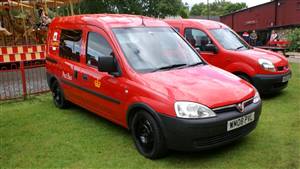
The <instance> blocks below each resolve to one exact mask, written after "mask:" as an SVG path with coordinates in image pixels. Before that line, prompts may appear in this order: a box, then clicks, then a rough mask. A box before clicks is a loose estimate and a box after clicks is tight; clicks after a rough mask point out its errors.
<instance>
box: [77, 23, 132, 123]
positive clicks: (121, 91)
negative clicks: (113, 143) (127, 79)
mask: <svg viewBox="0 0 300 169" xmlns="http://www.w3.org/2000/svg"><path fill="white" fill-rule="evenodd" d="M87 30H93V31H90V32H87V34H86V50H85V51H86V53H85V66H83V67H82V68H81V73H82V76H81V80H82V85H83V87H84V88H85V92H86V95H85V96H86V98H85V100H86V101H87V102H88V103H87V105H88V107H89V109H90V110H92V111H94V112H96V113H97V114H99V115H101V116H105V117H107V118H109V119H111V120H113V121H115V122H117V121H118V119H121V117H122V116H124V113H125V112H123V111H122V110H124V109H123V108H124V107H123V106H124V104H122V103H123V101H124V100H125V99H126V96H125V87H124V85H123V81H124V78H123V77H114V76H112V75H109V74H108V73H106V72H100V71H98V67H97V66H98V58H99V57H103V56H112V55H116V54H117V53H116V51H114V49H113V47H112V45H111V44H112V43H111V41H110V40H109V38H108V36H107V35H106V33H105V32H104V31H103V30H102V29H100V28H97V27H94V26H88V29H87ZM122 113H123V115H121V114H122Z"/></svg>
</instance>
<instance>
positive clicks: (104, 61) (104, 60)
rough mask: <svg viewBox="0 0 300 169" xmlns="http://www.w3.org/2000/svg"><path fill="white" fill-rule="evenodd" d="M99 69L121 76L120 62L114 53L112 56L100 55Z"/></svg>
mask: <svg viewBox="0 0 300 169" xmlns="http://www.w3.org/2000/svg"><path fill="white" fill-rule="evenodd" d="M98 70H99V71H101V72H107V73H108V74H111V75H113V76H120V72H119V70H118V64H117V61H116V59H115V56H114V55H113V54H111V55H110V56H101V57H98Z"/></svg>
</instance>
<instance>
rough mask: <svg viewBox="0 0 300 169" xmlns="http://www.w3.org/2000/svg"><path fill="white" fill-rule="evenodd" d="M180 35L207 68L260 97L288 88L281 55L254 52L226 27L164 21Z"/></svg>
mask: <svg viewBox="0 0 300 169" xmlns="http://www.w3.org/2000/svg"><path fill="white" fill-rule="evenodd" d="M165 22H167V23H168V24H169V25H171V26H173V27H174V28H175V29H176V30H177V31H178V32H179V33H180V34H181V35H183V36H184V37H185V38H186V39H187V40H188V41H189V42H190V44H191V45H192V46H193V47H194V48H195V49H196V50H197V51H198V52H199V53H200V54H201V56H202V57H203V58H204V59H205V60H206V61H207V62H208V63H210V64H212V65H214V66H217V67H219V68H221V69H224V70H227V71H229V72H231V73H233V74H235V75H237V76H239V77H240V78H242V79H244V80H246V81H248V82H250V83H252V84H253V85H254V86H255V87H256V88H257V89H258V90H259V92H261V93H264V94H266V93H274V92H277V91H280V90H282V89H284V88H285V87H287V84H288V81H289V79H290V78H291V70H290V68H289V64H288V60H287V59H286V58H285V57H284V56H283V55H281V54H278V53H275V52H271V51H268V50H263V49H259V48H254V47H252V46H250V45H249V44H247V42H245V41H244V40H243V39H242V38H240V36H239V35H238V34H237V33H235V32H234V31H233V30H232V29H230V28H229V27H228V26H226V25H224V24H222V23H220V22H216V21H210V20H201V19H179V20H178V19H177V20H175V19H170V20H165Z"/></svg>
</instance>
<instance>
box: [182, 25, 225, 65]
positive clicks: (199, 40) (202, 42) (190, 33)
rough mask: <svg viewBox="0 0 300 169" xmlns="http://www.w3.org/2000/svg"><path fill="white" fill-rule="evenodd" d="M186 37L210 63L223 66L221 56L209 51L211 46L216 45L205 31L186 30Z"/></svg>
mask: <svg viewBox="0 0 300 169" xmlns="http://www.w3.org/2000/svg"><path fill="white" fill-rule="evenodd" d="M184 37H185V38H186V39H187V41H189V43H190V44H191V45H192V46H193V47H194V48H195V49H196V50H197V51H198V53H200V55H201V56H202V57H203V58H204V59H205V60H206V61H207V62H208V63H210V64H212V65H215V66H221V65H220V64H219V62H220V61H221V58H220V55H219V54H218V53H214V52H213V51H211V50H209V49H208V48H209V45H214V43H213V41H212V40H211V39H210V38H209V36H208V35H207V34H206V33H205V32H204V31H201V30H199V29H196V28H185V29H184ZM214 46H215V45H214Z"/></svg>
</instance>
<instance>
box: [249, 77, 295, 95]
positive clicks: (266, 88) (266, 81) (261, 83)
mask: <svg viewBox="0 0 300 169" xmlns="http://www.w3.org/2000/svg"><path fill="white" fill-rule="evenodd" d="M287 75H292V72H291V71H289V72H287V73H285V74H280V75H255V76H254V77H252V82H253V85H254V86H255V87H256V88H257V90H258V91H259V92H260V93H263V94H268V93H273V92H278V91H280V90H282V89H284V88H286V87H287V84H288V81H287V82H282V78H283V77H284V76H287Z"/></svg>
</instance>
